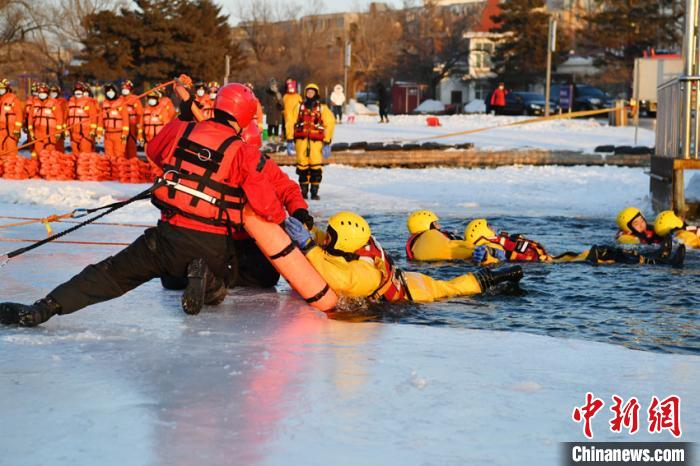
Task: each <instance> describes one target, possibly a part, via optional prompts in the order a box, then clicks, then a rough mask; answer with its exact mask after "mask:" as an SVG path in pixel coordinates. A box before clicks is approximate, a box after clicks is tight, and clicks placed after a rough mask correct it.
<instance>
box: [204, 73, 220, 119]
mask: <svg viewBox="0 0 700 466" xmlns="http://www.w3.org/2000/svg"><path fill="white" fill-rule="evenodd" d="M220 88H221V85H219V83H218V82H216V81H210V82H209V83H208V84H207V96H208V97H209V100H210V101H211V102H214V100H216V94H217V93H218V92H219V89H220ZM202 111H203V112H204V118H212V117H213V116H214V107H212V106H210V107H209V108H207V107H206V106H205V107H203V108H202Z"/></svg>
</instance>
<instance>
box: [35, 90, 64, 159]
mask: <svg viewBox="0 0 700 466" xmlns="http://www.w3.org/2000/svg"><path fill="white" fill-rule="evenodd" d="M63 117H64V114H63V109H62V108H61V105H60V102H58V101H57V100H56V99H52V98H51V97H47V98H46V99H44V100H41V99H36V100H35V101H34V102H33V103H32V113H31V115H30V116H29V122H28V126H27V129H28V130H29V134H30V136H31V137H32V138H33V139H36V142H35V143H34V147H33V149H32V155H33V156H36V155H37V154H38V153H39V152H41V151H42V150H56V149H57V148H58V145H59V142H60V141H61V140H62V139H61V136H62V135H63V123H64V118H63Z"/></svg>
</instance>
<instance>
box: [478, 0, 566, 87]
mask: <svg viewBox="0 0 700 466" xmlns="http://www.w3.org/2000/svg"><path fill="white" fill-rule="evenodd" d="M500 6H501V13H500V14H499V15H496V16H493V17H492V18H491V19H492V20H493V21H494V23H495V24H496V27H495V28H493V29H492V30H491V31H492V32H498V33H501V34H504V35H505V36H504V39H503V40H502V41H501V42H500V43H499V44H498V45H497V46H496V50H495V53H494V56H493V65H494V70H495V71H496V73H497V74H498V75H499V79H500V80H501V81H507V82H508V84H509V85H510V86H513V85H527V84H533V83H536V82H541V81H544V77H545V72H546V68H547V44H548V42H549V41H548V38H547V31H548V26H549V13H548V12H547V11H546V9H545V0H506V1H505V2H503V3H502V4H501V5H500ZM567 53H568V38H567V35H566V33H565V31H561V30H560V31H558V33H557V52H556V53H553V55H552V63H553V66H556V65H557V64H558V63H560V62H561V61H563V60H564V59H565V57H566V55H567Z"/></svg>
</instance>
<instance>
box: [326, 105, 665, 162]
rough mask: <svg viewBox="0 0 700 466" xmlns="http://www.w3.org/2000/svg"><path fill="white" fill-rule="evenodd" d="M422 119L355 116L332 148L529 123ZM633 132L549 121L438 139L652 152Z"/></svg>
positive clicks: (485, 145)
mask: <svg viewBox="0 0 700 466" xmlns="http://www.w3.org/2000/svg"><path fill="white" fill-rule="evenodd" d="M425 118H426V117H425V116H424V115H423V116H421V115H394V116H391V117H390V123H389V124H379V120H378V118H377V117H372V116H357V118H356V121H355V123H351V124H342V125H338V126H336V129H335V135H334V136H333V141H334V142H355V141H369V142H379V141H401V142H409V141H415V140H416V139H420V140H421V141H429V140H432V138H434V137H436V136H439V135H444V134H451V133H456V132H460V131H467V130H472V129H477V128H486V127H493V126H499V125H504V124H508V123H512V122H517V121H522V120H524V119H528V118H530V117H518V116H495V115H479V114H477V115H441V116H440V124H441V125H442V126H440V127H428V126H427V124H426V121H425ZM634 131H635V129H634V127H631V126H629V127H622V128H619V127H610V126H608V125H607V122H606V121H605V120H601V119H593V118H590V119H575V120H553V121H545V122H540V123H534V124H528V125H521V126H514V127H508V128H499V129H492V130H488V131H484V132H481V133H475V134H466V135H461V136H453V137H449V138H443V139H439V141H440V142H443V143H449V144H457V143H463V142H472V143H474V145H475V147H476V148H478V149H483V150H508V149H527V148H536V149H549V150H572V151H583V152H587V153H593V151H594V149H595V147H596V146H599V145H604V144H612V145H639V146H648V147H653V146H654V139H655V135H654V132H653V131H651V130H648V129H644V128H640V129H639V135H638V141H637V144H634Z"/></svg>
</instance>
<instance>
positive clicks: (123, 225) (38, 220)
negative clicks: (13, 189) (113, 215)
mask: <svg viewBox="0 0 700 466" xmlns="http://www.w3.org/2000/svg"><path fill="white" fill-rule="evenodd" d="M65 215H68V217H70V216H71V215H72V214H64V215H60V216H56V215H51V216H49V217H47V218H52V217H58V218H59V219H58V220H55V221H56V222H58V223H80V222H79V221H77V220H62V219H63V218H66V217H65ZM0 218H4V219H7V220H32V221H31V222H18V223H16V224H9V225H0V228H5V227H9V226H19V225H30V224H32V223H38V222H40V221H43V220H44V219H41V218H36V217H13V216H9V215H0ZM52 221H54V220H52ZM90 225H107V226H115V227H129V228H151V227H152V226H153V225H146V224H143V223H112V222H93V223H91V224H90Z"/></svg>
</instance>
